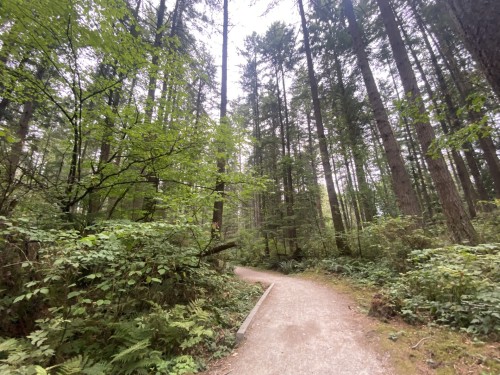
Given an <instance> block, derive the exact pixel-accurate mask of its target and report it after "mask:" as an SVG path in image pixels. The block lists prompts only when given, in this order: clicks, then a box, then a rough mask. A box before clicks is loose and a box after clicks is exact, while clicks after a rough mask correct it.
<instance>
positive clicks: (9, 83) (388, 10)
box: [0, 0, 500, 374]
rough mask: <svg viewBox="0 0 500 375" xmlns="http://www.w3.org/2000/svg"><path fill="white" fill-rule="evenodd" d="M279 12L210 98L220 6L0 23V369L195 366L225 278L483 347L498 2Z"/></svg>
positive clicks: (498, 183) (111, 1)
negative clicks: (327, 291)
mask: <svg viewBox="0 0 500 375" xmlns="http://www.w3.org/2000/svg"><path fill="white" fill-rule="evenodd" d="M295 7H296V10H294V17H295V20H296V22H294V23H293V24H287V23H285V22H281V21H280V22H275V23H273V24H272V25H271V26H270V27H269V28H268V30H267V31H266V32H265V33H262V34H257V33H255V32H254V33H249V35H248V37H247V38H246V39H245V42H244V44H243V45H242V46H240V50H239V54H240V55H241V57H242V58H243V59H244V61H245V63H244V64H243V66H241V96H240V98H238V99H237V100H235V101H233V102H231V103H228V102H227V38H228V29H229V28H230V21H229V20H230V18H231V2H229V3H228V1H227V0H225V1H224V2H223V3H218V2H211V1H208V2H198V1H195V0H176V1H166V0H159V1H154V2H153V1H144V0H79V1H69V0H50V1H49V0H37V1H31V0H8V1H4V2H2V3H1V4H0V33H1V34H0V40H1V42H0V43H1V44H0V47H1V49H0V72H1V74H0V77H1V79H0V231H1V233H2V237H1V239H0V241H1V249H0V260H1V269H0V337H2V341H0V370H1V371H2V373H6V374H10V373H12V374H18V373H33V374H34V373H36V374H46V373H50V374H52V373H54V374H55V373H80V372H83V373H85V374H100V373H106V374H107V373H130V374H133V373H157V374H163V373H166V374H182V373H191V372H194V371H197V370H199V369H202V368H203V362H202V360H201V359H200V358H207V357H210V356H212V358H213V356H222V355H224V353H226V352H227V350H229V348H230V347H231V345H232V344H233V342H232V338H230V334H229V331H230V329H231V327H234V326H235V325H237V323H238V321H239V320H241V318H242V316H244V312H245V309H246V308H248V306H250V305H251V303H252V298H253V297H254V296H255V295H257V293H258V289H256V288H254V287H249V286H243V285H242V284H239V283H238V282H237V281H234V280H233V278H232V277H231V276H230V274H229V273H228V264H229V263H228V262H232V261H234V262H238V263H245V264H252V265H258V266H267V267H270V268H275V269H280V270H281V271H283V272H293V271H297V270H303V269H305V268H308V267H313V268H314V267H319V268H321V269H323V270H327V271H328V272H332V273H341V274H348V275H351V276H352V275H358V276H359V275H360V274H363V273H364V274H365V276H366V278H367V279H369V280H371V282H372V283H373V284H376V285H378V286H381V287H384V288H386V290H385V294H384V296H383V297H380V296H379V297H378V300H377V301H375V302H376V303H375V304H374V306H373V311H372V312H373V314H375V315H377V314H378V315H382V316H383V317H384V318H387V317H390V316H393V315H395V314H399V315H402V316H403V317H404V318H405V319H407V320H408V321H411V322H414V323H416V322H427V321H434V322H438V323H441V324H446V325H450V326H453V327H457V328H462V329H464V330H467V332H468V333H469V334H472V335H478V336H481V337H486V338H488V339H493V340H494V339H497V338H498V334H499V330H500V324H499V321H500V311H499V308H500V307H499V306H500V292H499V289H498V281H499V280H498V277H499V276H498V275H499V274H500V272H499V269H500V261H499V258H498V252H499V249H500V245H499V243H500V239H499V229H500V222H499V221H500V219H499V215H498V205H499V200H500V160H499V156H498V154H499V152H498V150H499V147H500V144H499V139H500V137H499V133H500V127H499V121H500V116H499V112H498V110H499V103H500V102H499V100H500V99H499V98H500V56H499V49H498V46H499V45H500V31H499V29H498V27H497V26H498V22H499V21H500V3H499V4H498V5H497V4H492V2H488V1H482V0H480V1H475V2H472V1H467V0H446V1H445V0H435V1H432V0H397V1H396V0H394V1H389V0H372V1H368V0H361V1H351V0H317V1H311V2H303V1H302V0H298V1H297V2H296V3H295ZM219 25H220V27H219ZM294 25H300V27H296V26H294ZM207 30H212V31H213V30H217V33H215V34H212V35H207ZM219 31H220V34H219V33H218V32H219ZM230 37H231V35H230V33H229V38H230ZM205 38H211V39H212V40H213V39H214V38H220V44H221V47H222V50H223V53H222V56H223V58H222V62H218V61H217V62H216V61H214V58H213V57H212V56H211V54H210V52H209V51H208V50H207V48H206V47H205ZM219 66H221V72H222V74H221V77H222V82H221V84H220V83H219V82H218V78H217V77H218V76H219V75H218V73H217V72H218V67H219ZM71 371H74V372H71Z"/></svg>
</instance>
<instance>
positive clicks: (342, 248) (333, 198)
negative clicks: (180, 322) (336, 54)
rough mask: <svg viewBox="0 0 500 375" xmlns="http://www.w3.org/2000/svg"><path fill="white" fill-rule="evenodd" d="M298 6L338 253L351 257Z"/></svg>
mask: <svg viewBox="0 0 500 375" xmlns="http://www.w3.org/2000/svg"><path fill="white" fill-rule="evenodd" d="M298 6H299V12H300V18H301V23H302V33H303V36H304V49H305V53H306V59H307V70H308V75H309V84H310V88H311V97H312V101H313V108H314V119H315V121H316V131H317V133H318V142H319V150H320V155H321V161H322V164H323V171H324V173H325V182H326V189H327V191H328V199H329V201H330V210H331V212H332V218H333V226H334V228H335V240H336V244H337V248H338V251H339V252H340V253H341V254H344V255H349V254H351V249H350V247H349V245H348V243H347V241H346V239H345V238H344V233H345V229H344V224H343V223H342V216H341V215H340V211H339V201H338V197H337V193H336V192H335V188H334V185H333V176H332V167H331V165H330V156H329V153H328V143H327V141H326V136H325V129H324V126H323V117H322V114H321V105H320V102H319V94H318V83H317V81H316V75H315V73H314V65H313V61H312V53H311V47H310V44H309V30H308V28H307V22H306V16H305V12H304V5H303V3H302V0H298Z"/></svg>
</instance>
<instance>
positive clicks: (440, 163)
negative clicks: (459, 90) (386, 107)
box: [377, 0, 478, 244]
mask: <svg viewBox="0 0 500 375" xmlns="http://www.w3.org/2000/svg"><path fill="white" fill-rule="evenodd" d="M377 3H378V6H379V9H380V12H381V15H382V21H383V22H384V25H385V28H386V31H387V34H388V37H389V42H390V44H391V47H392V51H393V55H394V59H395V60H396V66H397V68H398V71H399V75H400V76H401V81H402V83H403V87H404V89H405V94H406V96H407V99H408V100H409V103H410V105H412V106H414V107H415V109H416V110H417V111H418V115H417V118H416V119H415V121H414V122H415V128H416V130H417V136H418V139H419V142H420V144H421V146H422V152H423V153H424V156H425V159H426V162H427V165H428V167H429V172H430V174H431V178H432V180H433V181H434V184H435V186H436V191H437V193H438V196H439V200H440V202H441V205H442V207H443V213H444V215H445V217H446V222H447V225H448V228H449V230H450V234H451V235H452V238H453V240H454V241H456V242H464V241H468V242H469V243H471V244H476V243H477V240H478V238H477V233H476V231H475V229H474V227H473V226H472V223H471V221H470V218H469V216H468V215H467V212H466V211H465V210H464V207H463V205H462V202H461V200H460V196H459V194H458V191H457V189H456V187H455V184H454V183H453V179H452V178H451V175H450V172H449V170H448V168H447V166H446V163H445V161H444V158H443V156H442V155H441V153H438V155H434V157H433V156H431V155H429V153H428V151H429V147H430V146H431V144H432V142H433V141H434V140H435V139H436V137H435V134H434V129H433V128H432V126H431V124H430V123H429V120H428V114H427V111H426V109H425V106H424V103H423V100H422V96H421V94H420V89H419V87H418V84H417V78H416V77H415V73H414V72H413V69H412V66H411V63H410V59H409V58H408V54H407V52H406V50H405V46H404V43H403V39H402V38H401V34H400V33H399V30H398V25H397V23H396V20H395V16H394V13H393V10H392V8H391V6H390V3H389V0H377Z"/></svg>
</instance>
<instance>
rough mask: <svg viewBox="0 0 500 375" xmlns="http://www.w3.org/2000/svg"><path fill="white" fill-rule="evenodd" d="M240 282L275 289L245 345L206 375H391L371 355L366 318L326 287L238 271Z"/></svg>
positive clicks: (381, 359)
mask: <svg viewBox="0 0 500 375" xmlns="http://www.w3.org/2000/svg"><path fill="white" fill-rule="evenodd" d="M235 273H236V274H237V275H238V276H239V277H241V278H242V279H244V280H247V281H251V282H261V283H263V284H266V285H268V284H271V283H274V284H275V285H274V288H273V289H272V290H271V293H270V294H269V296H268V297H267V299H266V300H265V301H264V302H263V303H262V305H261V307H260V309H259V310H258V312H257V314H256V315H255V317H254V319H253V321H252V323H251V325H250V327H249V329H248V330H247V334H246V338H245V339H244V341H243V342H242V343H241V344H240V345H239V346H238V347H237V348H236V349H235V350H234V351H233V353H232V354H231V355H229V356H228V357H227V358H225V359H223V360H221V361H218V362H217V363H214V364H212V365H211V368H210V369H209V370H208V371H207V372H205V374H206V375H229V374H231V375H320V374H321V375H327V374H331V375H334V374H346V375H347V374H349V375H362V374H366V375H377V374H384V375H385V374H393V373H394V372H393V370H392V369H391V368H390V366H389V364H388V360H389V358H388V355H387V354H383V353H379V352H377V350H376V345H377V342H376V340H377V338H376V335H374V334H373V323H372V321H371V319H370V318H368V317H366V316H364V315H363V314H361V313H359V312H357V311H356V309H354V308H353V306H354V302H353V301H352V300H351V299H349V297H348V296H346V295H343V294H341V293H339V292H336V291H335V290H334V289H332V288H331V287H329V286H326V285H322V284H319V283H316V282H313V281H308V280H303V279H300V278H295V277H289V276H284V275H281V274H278V273H275V272H264V271H257V270H253V269H249V268H243V267H238V268H236V270H235Z"/></svg>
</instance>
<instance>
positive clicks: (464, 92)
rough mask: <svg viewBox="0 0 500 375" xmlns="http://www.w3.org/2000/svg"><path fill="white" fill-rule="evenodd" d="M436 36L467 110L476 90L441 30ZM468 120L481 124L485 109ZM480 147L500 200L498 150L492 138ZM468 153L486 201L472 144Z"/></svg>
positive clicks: (470, 163) (473, 112)
mask: <svg viewBox="0 0 500 375" xmlns="http://www.w3.org/2000/svg"><path fill="white" fill-rule="evenodd" d="M434 34H435V36H436V37H437V39H438V40H439V43H436V45H437V47H438V51H439V53H440V55H441V56H442V58H443V61H444V62H445V65H446V67H447V69H448V70H449V72H450V75H451V77H452V79H453V82H454V83H455V86H456V88H457V91H458V93H459V96H458V98H459V100H460V102H459V103H460V105H461V106H462V107H463V108H467V107H469V106H470V98H469V96H471V95H472V94H474V89H473V86H472V84H471V83H470V81H469V78H468V77H467V76H466V75H465V74H464V73H463V72H462V70H461V69H460V68H459V64H458V63H457V61H456V57H455V54H454V53H453V51H452V46H451V45H450V44H449V43H448V42H447V41H446V40H443V38H442V35H441V33H440V32H439V30H437V31H436V30H435V31H434ZM467 116H468V120H469V121H470V122H473V123H480V122H481V120H482V118H483V117H484V116H485V112H484V110H483V109H480V110H479V112H476V111H475V110H467ZM478 143H479V146H480V147H481V149H482V150H483V153H484V158H485V159H486V164H487V166H488V171H489V173H490V176H491V179H492V181H493V187H494V189H495V196H496V197H498V198H500V160H499V158H498V155H497V154H496V149H495V147H494V144H493V141H492V140H491V137H483V138H481V139H479V142H478ZM464 147H465V150H466V151H465V152H466V159H467V163H468V164H469V168H470V169H471V173H472V176H473V177H474V182H475V183H476V186H477V188H478V192H479V194H480V197H481V199H483V200H486V199H484V196H485V195H487V194H484V191H485V190H486V189H485V188H484V185H483V182H482V179H481V178H479V174H480V172H478V171H479V169H478V168H477V162H476V161H475V157H474V155H473V154H474V151H473V150H474V149H473V147H472V145H471V144H468V143H466V144H465V145H464Z"/></svg>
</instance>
